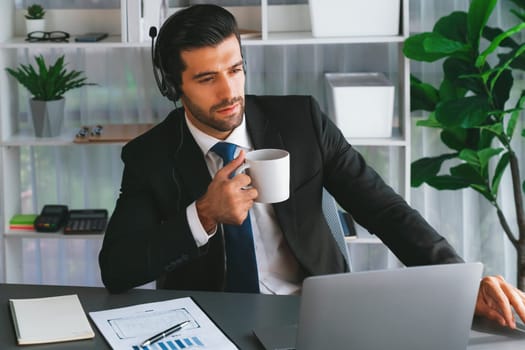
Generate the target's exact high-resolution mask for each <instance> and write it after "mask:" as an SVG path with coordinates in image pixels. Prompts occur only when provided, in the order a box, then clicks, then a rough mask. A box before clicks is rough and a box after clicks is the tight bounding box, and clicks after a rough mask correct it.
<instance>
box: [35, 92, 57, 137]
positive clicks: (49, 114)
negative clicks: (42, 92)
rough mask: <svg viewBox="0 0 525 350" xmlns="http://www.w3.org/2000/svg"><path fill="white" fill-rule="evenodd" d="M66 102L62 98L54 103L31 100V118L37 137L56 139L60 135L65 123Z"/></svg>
mask: <svg viewBox="0 0 525 350" xmlns="http://www.w3.org/2000/svg"><path fill="white" fill-rule="evenodd" d="M65 102H66V100H65V99H64V98H61V99H59V100H53V101H40V100H35V99H31V100H30V101H29V103H30V106H31V116H32V117H33V127H34V130H35V136H36V137H54V136H58V135H60V132H61V130H62V124H63V123H64V107H65Z"/></svg>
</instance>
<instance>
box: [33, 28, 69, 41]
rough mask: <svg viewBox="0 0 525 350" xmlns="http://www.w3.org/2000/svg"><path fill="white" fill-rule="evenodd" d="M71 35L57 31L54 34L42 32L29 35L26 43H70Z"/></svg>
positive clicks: (38, 31)
mask: <svg viewBox="0 0 525 350" xmlns="http://www.w3.org/2000/svg"><path fill="white" fill-rule="evenodd" d="M68 39H69V33H66V32H63V31H61V30H55V31H52V32H43V31H40V30H37V31H34V32H31V33H28V34H27V38H26V41H29V42H37V41H53V42H68Z"/></svg>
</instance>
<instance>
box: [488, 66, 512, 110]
mask: <svg viewBox="0 0 525 350" xmlns="http://www.w3.org/2000/svg"><path fill="white" fill-rule="evenodd" d="M513 84H514V78H513V77H512V72H511V71H510V69H505V70H503V71H501V73H500V74H499V75H498V74H496V75H495V76H494V77H492V76H491V77H489V86H490V87H491V91H492V94H493V100H492V103H493V104H494V107H495V108H497V109H501V110H502V109H504V108H505V103H506V102H507V100H508V99H509V96H510V90H511V89H512V85H513Z"/></svg>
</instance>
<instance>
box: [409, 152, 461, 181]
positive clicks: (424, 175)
mask: <svg viewBox="0 0 525 350" xmlns="http://www.w3.org/2000/svg"><path fill="white" fill-rule="evenodd" d="M456 156H457V153H451V154H442V155H440V156H437V157H425V158H421V159H418V160H416V161H414V162H412V166H411V176H412V177H411V185H412V187H419V186H421V185H422V184H423V183H424V182H427V181H428V179H430V178H432V177H434V176H435V175H436V174H437V173H438V172H439V170H440V169H441V165H442V164H443V162H444V161H445V160H447V159H452V158H455V157H456Z"/></svg>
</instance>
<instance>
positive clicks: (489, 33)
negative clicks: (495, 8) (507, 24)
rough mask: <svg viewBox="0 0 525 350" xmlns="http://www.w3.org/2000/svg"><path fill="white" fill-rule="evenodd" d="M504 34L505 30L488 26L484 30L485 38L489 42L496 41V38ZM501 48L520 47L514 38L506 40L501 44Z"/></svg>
mask: <svg viewBox="0 0 525 350" xmlns="http://www.w3.org/2000/svg"><path fill="white" fill-rule="evenodd" d="M502 33H503V30H502V29H501V28H492V27H489V26H486V27H485V28H483V37H484V38H485V39H487V40H488V41H492V40H494V39H496V37H497V36H498V35H500V34H502ZM499 46H501V47H510V48H516V47H518V43H517V42H516V41H514V39H512V38H505V39H503V40H502V41H501V42H500V44H499Z"/></svg>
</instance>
